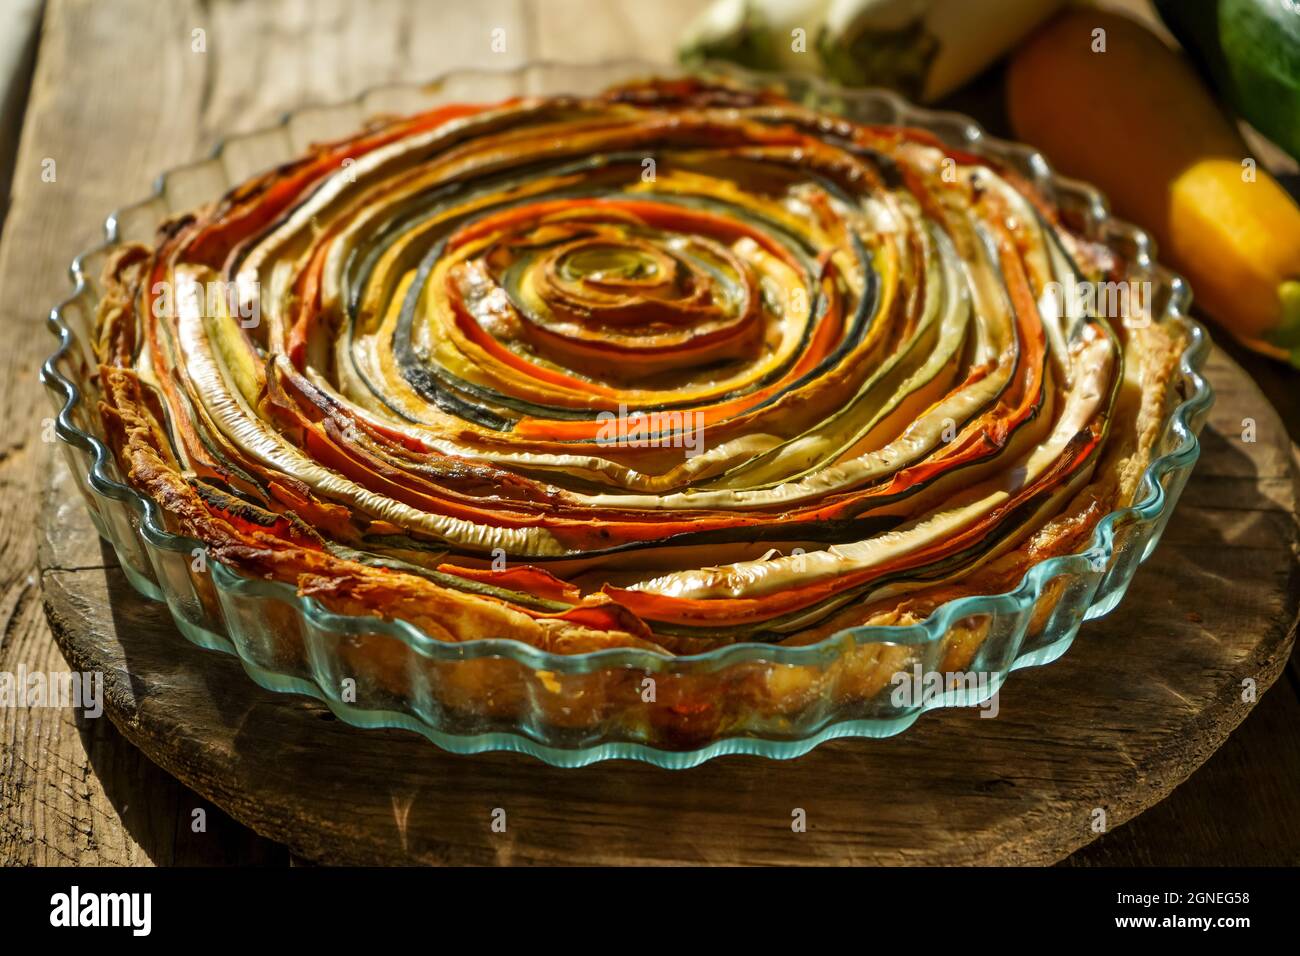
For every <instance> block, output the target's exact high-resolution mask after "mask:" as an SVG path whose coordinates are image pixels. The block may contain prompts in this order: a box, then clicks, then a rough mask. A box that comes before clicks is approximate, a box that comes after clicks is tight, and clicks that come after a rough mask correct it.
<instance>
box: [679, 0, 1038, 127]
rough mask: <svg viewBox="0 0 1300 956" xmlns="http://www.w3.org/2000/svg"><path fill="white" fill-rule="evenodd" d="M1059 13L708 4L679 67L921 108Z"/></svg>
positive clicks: (984, 2) (1011, 2) (1020, 0)
mask: <svg viewBox="0 0 1300 956" xmlns="http://www.w3.org/2000/svg"><path fill="white" fill-rule="evenodd" d="M1062 3H1063V0H980V2H973V0H716V2H715V3H714V4H713V5H712V6H710V7H709V8H708V10H706V11H705V12H704V14H703V15H702V16H701V17H700V18H699V19H698V20H696V21H695V22H694V23H693V24H692V25H691V27H690V28H689V29H688V30H687V34H686V37H685V39H684V40H683V42H682V45H681V57H682V60H683V61H684V62H687V63H698V62H701V61H704V60H709V59H720V60H729V61H731V62H733V63H738V64H740V65H742V66H747V67H750V68H751V69H759V70H777V69H779V70H788V71H793V72H802V73H816V74H819V75H822V76H827V77H829V78H831V79H834V80H837V81H839V82H841V83H846V84H850V85H854V86H864V85H865V86H888V87H892V88H894V89H896V90H899V91H900V92H902V93H904V94H906V95H908V96H910V97H912V98H913V99H918V100H921V101H924V102H930V101H933V100H935V99H938V98H939V97H942V96H944V95H946V94H947V93H949V92H951V91H952V90H954V89H956V88H957V87H959V86H961V84H963V83H965V82H966V81H967V80H969V79H970V78H971V77H973V76H975V75H976V74H977V73H979V72H980V71H981V70H983V69H984V68H985V67H986V66H988V65H989V64H990V63H992V62H993V61H994V60H996V59H997V58H998V57H999V56H1001V55H1002V54H1003V53H1005V52H1006V51H1007V50H1008V49H1009V48H1010V47H1012V46H1013V45H1014V44H1015V43H1016V41H1017V40H1019V39H1021V38H1022V37H1023V36H1024V35H1025V34H1026V33H1028V32H1029V31H1030V30H1032V29H1033V28H1034V27H1035V26H1036V25H1037V24H1038V23H1039V22H1041V21H1042V20H1043V19H1045V18H1046V17H1047V16H1048V15H1049V14H1051V13H1053V12H1054V11H1055V10H1056V9H1057V8H1058V7H1060V6H1061V5H1062ZM797 30H802V31H803V33H802V35H796V34H795V32H794V31H797Z"/></svg>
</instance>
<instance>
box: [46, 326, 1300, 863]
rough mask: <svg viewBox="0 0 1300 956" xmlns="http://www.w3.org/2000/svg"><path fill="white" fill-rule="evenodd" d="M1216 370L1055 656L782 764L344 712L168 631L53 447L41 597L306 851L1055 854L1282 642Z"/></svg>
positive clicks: (1241, 450)
mask: <svg viewBox="0 0 1300 956" xmlns="http://www.w3.org/2000/svg"><path fill="white" fill-rule="evenodd" d="M1208 375H1209V377H1210V380H1211V382H1212V384H1213V385H1214V388H1215V390H1216V392H1217V393H1218V401H1217V404H1216V406H1215V408H1214V410H1213V411H1212V412H1211V415H1210V420H1209V423H1208V424H1207V426H1206V429H1205V431H1204V433H1203V434H1202V439H1201V440H1202V444H1203V452H1202V456H1201V460H1200V462H1199V464H1198V465H1197V468H1196V470H1195V472H1194V473H1193V476H1192V479H1191V481H1190V482H1189V484H1188V486H1187V489H1186V491H1185V492H1184V494H1183V498H1182V501H1181V503H1180V504H1179V506H1178V510H1177V512H1176V513H1175V515H1174V518H1173V519H1172V521H1171V522H1170V525H1169V527H1168V530H1167V531H1166V532H1165V535H1164V540H1163V542H1162V543H1161V545H1160V547H1159V549H1158V550H1157V552H1156V553H1155V555H1153V557H1152V558H1151V559H1150V560H1149V561H1148V562H1147V564H1145V565H1144V566H1143V567H1142V569H1141V570H1140V571H1139V572H1138V574H1137V577H1136V578H1135V580H1134V582H1133V585H1132V587H1131V588H1130V590H1129V592H1128V595H1127V597H1126V598H1125V600H1124V601H1123V602H1122V603H1121V605H1120V606H1119V607H1118V608H1117V609H1116V610H1115V611H1113V612H1111V614H1110V615H1108V616H1107V617H1105V618H1102V619H1100V620H1098V621H1093V622H1090V623H1088V624H1086V625H1084V627H1083V630H1082V631H1081V632H1080V634H1079V637H1078V638H1077V639H1076V641H1075V644H1074V646H1073V647H1072V648H1071V650H1070V651H1069V652H1068V653H1067V654H1066V655H1065V657H1063V658H1062V659H1061V660H1059V661H1057V662H1056V663H1054V664H1051V665H1049V666H1047V667H1041V668H1029V669H1025V670H1021V671H1018V672H1016V673H1015V674H1013V675H1012V676H1011V678H1010V679H1009V680H1008V682H1007V684H1006V685H1005V687H1004V688H1003V691H1002V695H1001V707H1000V713H999V714H998V716H997V717H996V719H982V718H981V717H979V712H978V710H973V709H964V710H944V711H938V712H932V713H929V714H926V715H923V716H922V717H921V719H920V720H919V721H918V722H917V723H916V724H915V725H914V726H913V727H912V729H910V730H909V731H907V732H905V733H904V734H902V735H900V736H898V737H893V738H890V739H888V740H839V741H834V742H831V743H828V744H824V745H823V746H821V747H819V748H817V749H816V750H814V751H813V752H812V753H810V754H808V755H806V756H804V757H801V758H798V759H796V760H792V761H786V762H781V761H771V760H764V759H760V758H756V757H723V758H719V759H717V760H714V761H711V762H709V763H706V764H704V765H702V766H700V767H697V768H695V769H692V770H684V771H668V770H659V769H657V768H654V767H649V766H646V765H643V764H637V763H631V762H625V761H618V762H607V763H601V764H595V765H592V766H589V767H585V768H582V769H578V770H561V769H556V768H553V767H548V766H546V765H544V764H542V763H541V762H539V761H537V760H535V759H533V758H531V757H528V756H524V755H521V754H487V755H479V756H468V757H463V756H455V755H452V754H447V753H444V752H442V751H440V750H439V749H438V748H437V747H435V746H434V745H433V744H431V743H429V742H428V741H427V740H425V739H424V738H422V737H420V736H418V735H416V734H412V733H408V732H405V731H397V730H379V731H373V730H370V731H363V730H358V729H355V728H352V727H349V726H347V725H345V724H343V723H342V722H340V721H338V720H336V719H335V718H334V717H333V716H332V715H331V714H330V713H329V711H328V710H327V709H326V708H325V707H324V706H323V705H322V704H319V703H317V702H315V701H312V700H308V699H305V698H300V697H290V696H284V695H277V694H273V693H270V692H268V691H265V690H262V689H261V688H260V687H258V686H257V685H255V684H254V683H253V682H252V681H251V679H249V678H248V677H247V676H246V675H245V674H244V673H243V670H242V669H241V667H240V665H239V663H238V661H237V660H236V659H235V658H233V657H228V656H226V655H223V654H218V653H215V652H207V651H202V650H199V649H198V648H196V647H194V646H192V645H191V644H189V643H188V642H187V641H186V640H185V639H184V638H183V637H181V636H180V634H179V633H178V632H177V631H176V629H175V628H174V627H173V625H172V623H171V619H170V617H169V615H168V612H167V610H166V608H165V607H164V606H163V605H161V604H157V603H153V602H151V601H148V600H146V599H145V598H142V597H140V596H139V595H138V594H137V593H136V592H135V591H134V590H133V589H132V588H131V586H130V585H129V584H127V582H126V580H125V578H124V577H123V576H122V573H121V571H120V569H119V568H118V567H117V563H116V561H115V559H114V557H113V554H112V551H111V550H110V549H108V548H107V547H105V546H103V545H102V544H101V543H100V540H99V538H98V537H97V536H96V535H95V532H94V530H93V528H92V526H91V524H90V520H89V518H88V517H87V515H86V513H85V510H84V507H83V505H82V502H81V499H80V498H79V497H78V496H77V494H76V491H75V488H74V487H73V486H72V482H71V477H70V476H69V475H68V474H67V471H66V469H65V468H63V467H62V466H61V465H60V466H59V467H56V468H53V469H51V470H50V474H49V480H48V482H47V491H46V496H45V500H44V502H43V506H42V512H41V519H42V520H41V524H40V528H41V530H40V541H39V561H40V566H41V568H42V574H43V584H44V595H45V607H46V612H47V614H48V617H49V620H50V624H51V625H52V628H53V631H54V635H55V637H56V639H57V641H58V643H59V645H60V647H61V648H62V649H63V651H64V654H65V655H66V656H67V659H68V662H69V664H70V665H71V666H72V667H73V668H75V669H77V670H102V671H103V672H104V675H105V691H106V697H107V700H106V710H107V712H108V714H109V716H110V717H111V718H112V720H113V722H114V723H115V724H116V725H117V726H118V727H119V728H120V729H121V730H122V732H123V733H124V734H125V735H126V736H127V737H128V738H130V740H131V741H132V742H133V743H135V744H136V745H137V746H139V747H140V748H142V749H143V750H144V751H145V753H147V754H148V755H149V756H150V757H151V758H152V759H153V760H154V761H156V762H157V763H158V764H160V765H161V766H162V767H163V768H164V769H165V770H167V771H168V772H170V773H172V774H174V775H175V776H177V777H179V778H180V779H181V780H182V781H183V782H184V783H186V784H188V785H189V786H190V787H192V788H193V789H195V790H196V791H198V792H199V793H200V794H202V795H203V796H205V797H207V798H208V799H210V800H212V802H214V803H215V804H217V805H219V806H220V807H222V808H223V809H225V810H226V811H228V812H229V813H230V814H231V816H233V817H235V818H236V819H237V820H240V821H241V822H243V823H245V824H247V825H248V826H250V827H252V828H253V829H254V830H256V831H257V832H259V833H261V834H263V835H265V836H267V837H270V838H271V839H274V840H277V841H280V842H282V843H285V844H287V845H288V846H289V847H290V848H291V849H292V850H293V851H294V852H296V853H297V854H299V855H301V856H303V857H305V858H307V859H310V860H315V861H321V862H335V863H376V864H378V863H493V862H497V863H589V862H601V863H655V864H659V863H788V862H797V863H856V864H892V863H916V864H951V863H993V864H1014V863H1032V864H1042V863H1049V862H1052V861H1055V860H1058V859H1060V858H1062V857H1064V856H1066V855H1067V854H1069V853H1070V852H1072V851H1073V850H1075V849H1077V848H1078V847H1080V846H1082V845H1083V844H1085V843H1087V842H1088V841H1090V840H1092V839H1093V838H1095V837H1096V836H1097V832H1098V831H1097V830H1096V829H1095V827H1097V826H1098V825H1100V824H1101V823H1102V822H1104V825H1105V827H1106V828H1107V829H1113V828H1114V827H1116V826H1118V825H1120V824H1121V823H1123V822H1124V821H1126V820H1128V819H1129V818H1131V817H1133V816H1135V815H1136V814H1138V813H1140V812H1141V811H1142V810H1144V809H1145V808H1147V807H1148V806H1150V805H1152V804H1153V803H1155V802H1156V801H1158V800H1160V799H1161V798H1162V797H1164V796H1165V795H1166V794H1168V793H1169V791H1171V790H1172V789H1173V788H1174V787H1175V786H1177V785H1178V784H1179V783H1181V782H1182V781H1183V780H1184V779H1186V777H1187V776H1188V775H1189V774H1191V772H1192V771H1193V770H1194V769H1195V768H1196V767H1198V766H1199V765H1200V764H1201V763H1202V762H1203V761H1204V760H1205V759H1206V758H1207V757H1208V756H1209V755H1210V754H1211V753H1212V752H1213V751H1214V750H1215V749H1216V748H1217V747H1218V746H1219V744H1221V743H1222V742H1223V740H1224V739H1225V738H1226V736H1227V735H1228V733H1229V732H1230V731H1231V730H1232V729H1233V728H1234V727H1236V726H1237V724H1239V723H1240V722H1241V720H1242V719H1243V718H1244V717H1245V716H1246V713H1247V712H1248V711H1249V709H1250V707H1251V706H1252V704H1253V700H1252V699H1251V695H1250V694H1248V693H1244V690H1245V688H1246V686H1247V685H1246V684H1243V682H1253V687H1254V690H1255V694H1256V696H1257V695H1258V694H1262V693H1263V692H1264V690H1265V689H1267V688H1268V686H1269V685H1270V684H1272V683H1273V681H1274V679H1275V678H1276V677H1277V676H1278V674H1279V672H1280V671H1281V670H1282V668H1283V666H1284V664H1285V661H1286V659H1287V656H1288V654H1289V652H1290V648H1291V644H1292V641H1293V639H1294V635H1295V626H1296V618H1297V610H1298V605H1300V588H1298V587H1297V586H1296V582H1297V518H1296V504H1297V491H1296V489H1297V473H1298V471H1297V463H1296V461H1295V458H1294V451H1293V446H1292V445H1291V443H1290V441H1289V440H1288V438H1287V435H1286V431H1285V429H1284V428H1283V426H1282V423H1281V422H1280V421H1279V420H1278V418H1277V415H1276V413H1275V412H1274V411H1273V409H1272V408H1271V407H1270V406H1269V404H1268V402H1267V401H1266V400H1265V399H1264V397H1263V396H1262V395H1261V394H1260V392H1259V390H1258V389H1257V388H1256V387H1255V385H1254V384H1253V383H1252V382H1251V380H1250V379H1249V377H1248V376H1247V375H1246V374H1245V373H1244V372H1243V371H1242V370H1241V368H1240V367H1239V366H1237V365H1236V364H1234V363H1233V362H1232V361H1231V359H1229V358H1227V357H1226V356H1225V355H1224V354H1223V353H1222V352H1220V351H1217V350H1216V351H1215V352H1214V353H1213V355H1212V357H1211V359H1210V363H1209V366H1208ZM1252 426H1253V434H1254V438H1255V440H1254V441H1253V442H1252V441H1247V440H1245V438H1243V434H1245V435H1246V436H1247V437H1249V434H1250V429H1251V428H1252ZM800 810H802V811H803V815H802V816H803V818H804V819H806V829H805V830H804V831H803V832H799V831H798V830H797V829H796V828H795V827H794V826H792V823H793V822H794V821H795V820H796V818H797V817H798V816H799V814H798V811H800ZM502 811H504V815H503V813H502ZM1099 811H1104V818H1103V816H1102V815H1101V814H1100V813H1099ZM503 819H504V824H505V828H504V832H502V831H501V821H502V820H503ZM494 822H495V823H496V827H495V828H494V825H493V824H494Z"/></svg>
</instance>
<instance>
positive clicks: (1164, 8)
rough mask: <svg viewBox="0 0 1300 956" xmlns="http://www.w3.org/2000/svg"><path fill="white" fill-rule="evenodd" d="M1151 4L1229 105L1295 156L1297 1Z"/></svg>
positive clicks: (1299, 86) (1299, 53)
mask: <svg viewBox="0 0 1300 956" xmlns="http://www.w3.org/2000/svg"><path fill="white" fill-rule="evenodd" d="M1155 6H1156V9H1157V10H1158V11H1159V13H1160V16H1161V18H1162V19H1163V20H1164V22H1165V24H1166V25H1167V26H1168V27H1169V29H1170V31H1171V32H1172V33H1173V34H1174V36H1176V37H1177V38H1178V42H1180V43H1181V44H1182V45H1183V47H1184V48H1185V49H1186V50H1187V52H1188V53H1189V54H1190V55H1191V56H1192V58H1193V59H1194V60H1195V61H1196V62H1197V64H1198V65H1199V66H1200V68H1201V70H1202V71H1203V72H1204V73H1205V74H1206V75H1207V76H1208V77H1209V79H1210V80H1211V82H1212V83H1213V84H1214V86H1215V88H1216V89H1217V90H1218V91H1219V93H1220V94H1221V95H1222V96H1223V97H1224V99H1225V100H1226V101H1227V102H1228V103H1229V104H1230V105H1231V106H1232V108H1233V109H1234V110H1236V111H1237V113H1239V114H1240V115H1241V116H1242V118H1244V119H1245V120H1247V121H1248V122H1249V123H1250V124H1251V125H1252V126H1254V127H1255V128H1256V129H1257V130H1259V131H1260V132H1261V133H1263V134H1264V135H1265V136H1267V137H1268V138H1269V139H1271V140H1272V141H1273V142H1275V143H1276V144H1277V145H1278V146H1280V147H1282V148H1283V149H1285V150H1286V151H1287V152H1288V153H1290V154H1291V155H1292V156H1293V157H1295V158H1296V159H1300V3H1297V2H1296V0H1156V3H1155Z"/></svg>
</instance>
